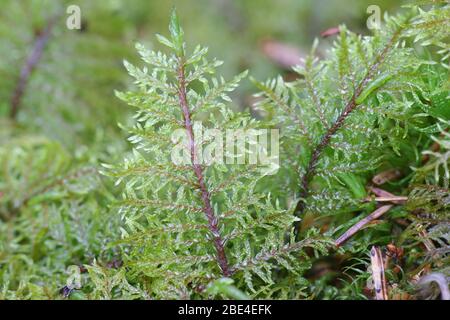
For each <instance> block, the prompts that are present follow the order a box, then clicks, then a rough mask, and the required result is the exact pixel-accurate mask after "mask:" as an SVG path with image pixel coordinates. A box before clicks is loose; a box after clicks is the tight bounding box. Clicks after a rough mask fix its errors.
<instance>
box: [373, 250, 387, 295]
mask: <svg viewBox="0 0 450 320" xmlns="http://www.w3.org/2000/svg"><path fill="white" fill-rule="evenodd" d="M370 262H371V268H372V280H373V285H374V288H375V299H376V300H389V299H388V291H387V283H386V277H385V273H384V259H383V253H382V252H381V250H380V248H379V247H376V246H373V247H372V249H371V250H370Z"/></svg>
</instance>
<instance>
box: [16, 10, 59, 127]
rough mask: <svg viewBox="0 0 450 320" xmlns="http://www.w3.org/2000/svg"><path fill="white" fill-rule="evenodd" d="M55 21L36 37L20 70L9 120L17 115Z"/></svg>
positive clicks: (51, 21) (49, 23)
mask: <svg viewBox="0 0 450 320" xmlns="http://www.w3.org/2000/svg"><path fill="white" fill-rule="evenodd" d="M55 20H56V17H53V18H51V19H50V20H49V22H48V23H47V26H46V27H45V29H44V30H43V31H42V32H41V33H40V34H39V35H38V37H37V38H36V41H35V42H34V47H33V50H32V51H31V54H30V55H29V56H28V59H27V61H26V62H25V64H24V66H23V67H22V70H21V71H20V77H19V80H18V82H17V85H16V88H15V90H14V94H13V96H12V98H11V109H10V113H9V117H10V118H11V119H15V118H16V116H17V113H18V112H19V108H20V103H21V101H22V98H23V95H24V94H25V89H26V86H27V83H28V80H29V79H30V76H31V73H32V72H33V70H34V68H35V67H36V65H37V64H38V63H39V61H40V60H41V57H42V53H43V51H44V48H45V46H46V44H47V42H48V40H49V39H50V35H51V33H52V29H53V26H54V24H55Z"/></svg>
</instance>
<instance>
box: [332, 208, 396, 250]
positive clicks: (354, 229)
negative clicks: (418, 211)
mask: <svg viewBox="0 0 450 320" xmlns="http://www.w3.org/2000/svg"><path fill="white" fill-rule="evenodd" d="M392 207H393V205H385V206H382V207H380V208H378V209H377V210H375V211H374V212H372V213H371V214H369V215H368V216H367V217H365V218H363V219H362V220H360V221H359V222H357V223H356V224H355V225H353V226H352V227H351V228H350V229H348V230H347V231H346V232H345V233H344V234H343V235H342V236H340V237H339V238H338V239H337V240H336V241H335V242H334V243H335V245H336V246H337V247H339V246H341V245H342V244H343V243H344V242H345V241H347V240H348V239H349V238H350V237H352V236H353V235H354V234H355V233H356V232H358V231H359V230H361V228H362V227H364V226H365V225H367V224H368V223H369V222H371V221H373V220H375V219H378V218H379V217H381V216H382V215H383V214H385V213H386V212H388V211H389V210H390V209H391V208H392Z"/></svg>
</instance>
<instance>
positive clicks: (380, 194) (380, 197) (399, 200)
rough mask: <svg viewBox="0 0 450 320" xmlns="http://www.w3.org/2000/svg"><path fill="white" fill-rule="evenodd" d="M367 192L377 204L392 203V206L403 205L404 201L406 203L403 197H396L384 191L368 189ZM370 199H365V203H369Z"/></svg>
mask: <svg viewBox="0 0 450 320" xmlns="http://www.w3.org/2000/svg"><path fill="white" fill-rule="evenodd" d="M369 191H371V192H372V193H373V194H374V195H375V196H376V198H375V199H374V200H375V201H378V202H386V201H387V202H392V203H394V204H404V203H405V202H406V201H408V197H404V196H396V195H395V194H392V193H390V192H387V191H386V190H383V189H380V188H376V187H371V188H370V189H369ZM371 200H372V199H371V198H367V201H371Z"/></svg>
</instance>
